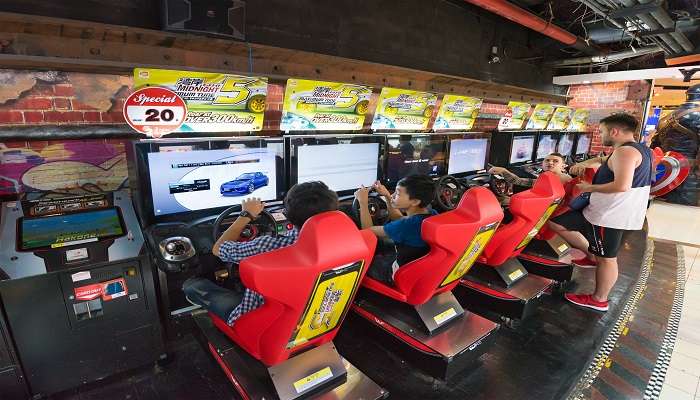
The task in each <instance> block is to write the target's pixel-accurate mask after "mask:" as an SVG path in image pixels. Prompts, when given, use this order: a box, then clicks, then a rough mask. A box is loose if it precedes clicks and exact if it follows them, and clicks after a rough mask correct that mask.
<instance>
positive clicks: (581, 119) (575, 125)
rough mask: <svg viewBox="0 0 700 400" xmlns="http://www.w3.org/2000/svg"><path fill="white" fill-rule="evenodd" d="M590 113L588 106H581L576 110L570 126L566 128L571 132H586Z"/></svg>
mask: <svg viewBox="0 0 700 400" xmlns="http://www.w3.org/2000/svg"><path fill="white" fill-rule="evenodd" d="M590 115H591V111H590V110H588V109H587V108H579V109H578V110H576V111H574V115H573V116H572V117H571V122H570V123H569V127H568V128H567V129H566V130H567V131H571V132H584V131H585V130H586V125H587V124H588V117H589V116H590Z"/></svg>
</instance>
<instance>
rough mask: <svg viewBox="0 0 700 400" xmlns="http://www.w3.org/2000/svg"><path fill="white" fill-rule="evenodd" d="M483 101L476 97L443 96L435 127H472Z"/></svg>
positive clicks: (466, 129) (468, 128) (460, 128)
mask: <svg viewBox="0 0 700 400" xmlns="http://www.w3.org/2000/svg"><path fill="white" fill-rule="evenodd" d="M483 102H484V101H483V100H482V99H477V98H475V97H467V96H455V95H451V94H446V95H445V96H444V97H443V98H442V103H441V104H440V110H439V111H438V115H437V118H436V119H435V123H434V124H433V129H436V130H437V129H445V130H447V129H457V130H465V131H468V130H470V129H472V127H473V126H474V121H475V120H476V117H477V116H478V115H479V110H481V104H482V103H483Z"/></svg>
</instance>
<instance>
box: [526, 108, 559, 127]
mask: <svg viewBox="0 0 700 400" xmlns="http://www.w3.org/2000/svg"><path fill="white" fill-rule="evenodd" d="M552 114H554V106H553V105H551V104H538V105H536V106H535V109H534V110H533V111H532V115H530V118H529V119H528V120H527V125H526V126H525V129H535V130H542V129H544V128H546V127H547V124H548V123H549V119H550V118H552Z"/></svg>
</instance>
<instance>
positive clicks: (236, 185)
mask: <svg viewBox="0 0 700 400" xmlns="http://www.w3.org/2000/svg"><path fill="white" fill-rule="evenodd" d="M268 183H270V178H268V177H267V176H266V175H265V174H263V173H262V172H247V173H245V174H243V175H241V176H239V177H238V178H236V179H234V180H232V181H228V182H225V183H222V184H221V194H222V195H223V196H243V195H246V194H250V193H253V191H255V189H257V188H260V187H263V186H267V184H268Z"/></svg>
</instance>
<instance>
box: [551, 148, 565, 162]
mask: <svg viewBox="0 0 700 400" xmlns="http://www.w3.org/2000/svg"><path fill="white" fill-rule="evenodd" d="M548 156H554V157H559V158H561V160H562V161H563V162H566V158H565V157H564V156H563V155H562V154H561V153H557V152H556V151H555V152H554V153H549V154H548Z"/></svg>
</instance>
